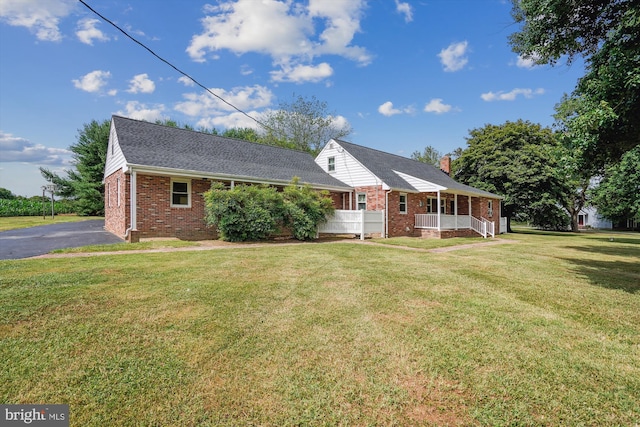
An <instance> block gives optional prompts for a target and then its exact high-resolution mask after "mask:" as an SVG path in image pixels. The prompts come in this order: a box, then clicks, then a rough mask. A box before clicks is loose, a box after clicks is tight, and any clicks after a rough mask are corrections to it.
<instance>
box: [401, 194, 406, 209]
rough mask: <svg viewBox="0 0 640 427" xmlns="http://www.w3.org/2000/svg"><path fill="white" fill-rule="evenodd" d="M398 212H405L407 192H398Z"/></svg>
mask: <svg viewBox="0 0 640 427" xmlns="http://www.w3.org/2000/svg"><path fill="white" fill-rule="evenodd" d="M400 213H401V214H406V213H407V193H400Z"/></svg>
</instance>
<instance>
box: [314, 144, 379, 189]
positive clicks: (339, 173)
mask: <svg viewBox="0 0 640 427" xmlns="http://www.w3.org/2000/svg"><path fill="white" fill-rule="evenodd" d="M330 157H333V158H334V159H335V162H334V165H335V170H334V171H329V158H330ZM315 161H316V163H317V164H318V166H320V167H321V168H322V170H324V171H325V172H327V173H328V174H330V175H331V176H333V177H334V178H336V179H338V180H340V181H342V182H344V183H345V184H347V185H348V186H350V187H366V186H371V185H381V184H382V185H383V188H384V189H388V187H387V186H386V185H385V184H384V183H383V182H382V181H381V180H380V179H379V178H378V177H376V176H375V175H374V174H373V173H371V171H369V169H367V168H366V167H364V166H363V165H362V164H361V163H360V162H359V161H358V160H356V159H355V158H354V157H353V156H352V155H351V154H349V153H348V152H347V150H345V149H344V148H343V147H341V146H340V144H339V143H338V142H336V141H335V140H333V139H332V140H330V141H329V142H328V143H327V144H326V145H325V146H324V148H323V149H322V151H321V152H320V154H318V156H317V157H316V159H315Z"/></svg>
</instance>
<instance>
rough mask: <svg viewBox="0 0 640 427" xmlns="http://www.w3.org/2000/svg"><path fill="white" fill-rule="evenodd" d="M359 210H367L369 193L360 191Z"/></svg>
mask: <svg viewBox="0 0 640 427" xmlns="http://www.w3.org/2000/svg"><path fill="white" fill-rule="evenodd" d="M358 210H359V211H366V210H367V193H358Z"/></svg>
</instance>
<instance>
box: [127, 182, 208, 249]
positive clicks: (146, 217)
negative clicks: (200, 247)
mask: <svg viewBox="0 0 640 427" xmlns="http://www.w3.org/2000/svg"><path fill="white" fill-rule="evenodd" d="M188 181H189V182H190V183H191V193H190V197H191V207H172V206H171V178H170V177H168V176H155V175H141V174H138V175H137V190H138V194H137V202H138V207H137V211H136V215H137V223H138V224H137V229H138V232H139V236H140V237H142V238H145V237H177V238H179V239H184V240H205V239H215V238H217V233H216V230H215V229H214V228H213V227H209V226H207V225H206V223H205V221H204V197H203V196H202V193H204V192H205V191H207V190H209V188H210V186H211V184H210V182H209V181H208V180H206V179H188Z"/></svg>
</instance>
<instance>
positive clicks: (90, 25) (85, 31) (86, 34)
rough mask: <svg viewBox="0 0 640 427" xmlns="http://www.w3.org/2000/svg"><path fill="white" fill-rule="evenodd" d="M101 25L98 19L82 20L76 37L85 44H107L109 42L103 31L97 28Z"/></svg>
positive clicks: (79, 22)
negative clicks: (94, 42) (96, 42)
mask: <svg viewBox="0 0 640 427" xmlns="http://www.w3.org/2000/svg"><path fill="white" fill-rule="evenodd" d="M99 23H100V21H98V20H97V19H91V18H86V19H81V20H80V21H78V31H76V36H77V37H78V39H79V40H80V41H81V42H82V43H84V44H88V45H91V46H93V41H94V40H97V41H99V42H106V41H108V40H109V37H107V36H106V35H105V34H104V33H103V32H102V31H100V30H99V29H98V28H97V25H98V24H99Z"/></svg>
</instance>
